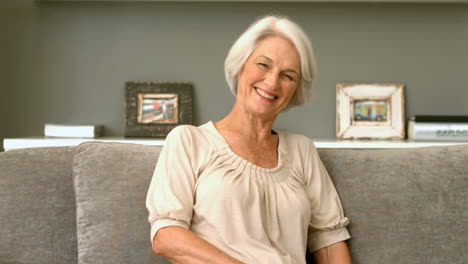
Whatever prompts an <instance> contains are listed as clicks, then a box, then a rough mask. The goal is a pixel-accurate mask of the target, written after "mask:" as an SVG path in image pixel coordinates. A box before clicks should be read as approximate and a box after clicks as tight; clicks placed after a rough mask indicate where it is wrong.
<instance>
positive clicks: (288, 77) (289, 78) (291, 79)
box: [284, 74, 294, 81]
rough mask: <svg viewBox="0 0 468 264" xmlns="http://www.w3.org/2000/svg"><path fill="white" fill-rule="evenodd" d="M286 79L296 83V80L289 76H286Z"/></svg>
mask: <svg viewBox="0 0 468 264" xmlns="http://www.w3.org/2000/svg"><path fill="white" fill-rule="evenodd" d="M284 77H286V79H288V80H290V81H294V78H293V77H292V76H291V75H289V74H284Z"/></svg>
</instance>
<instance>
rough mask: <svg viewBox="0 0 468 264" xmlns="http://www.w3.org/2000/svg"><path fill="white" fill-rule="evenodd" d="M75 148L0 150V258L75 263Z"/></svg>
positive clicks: (11, 263) (12, 263)
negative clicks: (72, 169)
mask: <svg viewBox="0 0 468 264" xmlns="http://www.w3.org/2000/svg"><path fill="white" fill-rule="evenodd" d="M73 151H74V148H72V147H59V148H35V149H21V150H11V151H7V152H2V153H0V263H1V264H31V263H34V264H63V263H76V261H77V249H76V223H75V222H76V215H75V197H74V196H75V195H74V191H73V184H72V180H71V179H72V173H71V169H70V168H71V166H72V157H73Z"/></svg>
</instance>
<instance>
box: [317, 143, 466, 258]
mask: <svg viewBox="0 0 468 264" xmlns="http://www.w3.org/2000/svg"><path fill="white" fill-rule="evenodd" d="M319 153H320V156H321V159H322V161H323V162H324V164H325V166H326V167H327V169H328V171H329V173H330V176H331V177H332V179H333V181H334V183H335V185H336V187H337V189H338V192H339V194H340V197H341V199H342V202H343V207H344V209H345V214H346V215H347V216H348V217H349V218H350V220H351V224H350V226H349V231H350V233H351V236H352V239H351V240H350V250H351V254H352V257H353V263H356V264H359V263H365V264H371V263H460V264H461V263H466V260H467V259H468V254H467V250H466V241H467V240H466V236H467V233H466V226H467V225H468V223H467V219H466V212H467V211H468V206H467V204H468V203H467V198H468V195H467V187H468V145H464V146H451V147H429V148H415V149H385V150H378V149H374V150H365V149H320V150H319ZM464 214H465V216H464Z"/></svg>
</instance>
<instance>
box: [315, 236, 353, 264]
mask: <svg viewBox="0 0 468 264" xmlns="http://www.w3.org/2000/svg"><path fill="white" fill-rule="evenodd" d="M314 258H315V261H316V262H317V264H351V257H350V255H349V251H348V247H347V246H346V243H345V242H344V241H341V242H338V243H335V244H331V245H330V246H328V247H324V248H321V249H319V250H317V251H315V252H314Z"/></svg>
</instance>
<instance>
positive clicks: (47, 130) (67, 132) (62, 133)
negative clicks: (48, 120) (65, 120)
mask: <svg viewBox="0 0 468 264" xmlns="http://www.w3.org/2000/svg"><path fill="white" fill-rule="evenodd" d="M101 133H102V126H96V125H86V126H78V125H59V124H45V126H44V135H45V136H46V137H67V138H96V137H100V136H101Z"/></svg>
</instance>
